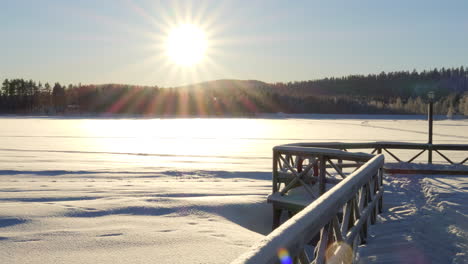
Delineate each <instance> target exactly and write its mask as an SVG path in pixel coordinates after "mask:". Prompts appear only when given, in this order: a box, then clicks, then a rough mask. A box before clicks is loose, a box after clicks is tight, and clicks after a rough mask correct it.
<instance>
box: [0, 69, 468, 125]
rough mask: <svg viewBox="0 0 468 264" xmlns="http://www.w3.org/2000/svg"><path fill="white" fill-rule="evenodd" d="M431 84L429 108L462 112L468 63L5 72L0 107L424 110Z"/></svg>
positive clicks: (18, 110) (21, 110)
mask: <svg viewBox="0 0 468 264" xmlns="http://www.w3.org/2000/svg"><path fill="white" fill-rule="evenodd" d="M429 91H434V92H435V95H436V98H435V99H434V101H435V102H434V112H435V114H443V115H448V116H452V115H455V114H462V115H466V116H468V70H466V69H465V68H464V67H463V66H462V67H458V68H448V69H446V68H442V69H440V70H439V69H437V68H436V69H432V70H429V71H422V72H417V71H416V70H413V71H412V72H409V71H398V72H389V73H385V72H382V73H380V74H369V75H349V76H344V77H340V78H324V79H320V80H310V81H301V82H289V83H264V82H260V81H255V80H248V81H242V80H218V81H210V82H204V83H199V84H193V85H188V86H182V87H171V88H161V87H158V86H137V85H122V84H104V85H92V84H91V85H81V84H70V85H68V86H65V85H61V84H60V83H55V84H54V85H50V84H49V83H45V84H42V83H40V82H35V81H33V80H24V79H11V80H9V79H5V80H4V81H3V83H2V86H1V90H0V112H1V113H14V114H67V113H68V114H132V115H133V114H137V115H147V116H249V115H255V114H259V113H278V112H282V113H329V114H424V113H426V109H427V93H428V92H429Z"/></svg>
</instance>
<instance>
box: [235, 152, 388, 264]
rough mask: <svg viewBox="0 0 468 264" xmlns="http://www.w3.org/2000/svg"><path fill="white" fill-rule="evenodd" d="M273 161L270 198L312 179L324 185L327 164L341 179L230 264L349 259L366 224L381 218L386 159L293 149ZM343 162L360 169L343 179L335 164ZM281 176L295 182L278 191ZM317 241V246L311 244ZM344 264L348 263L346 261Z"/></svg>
mask: <svg viewBox="0 0 468 264" xmlns="http://www.w3.org/2000/svg"><path fill="white" fill-rule="evenodd" d="M273 156H274V158H273V174H274V176H273V177H274V179H273V181H275V179H276V181H277V182H276V183H274V184H273V192H274V193H278V194H279V195H282V194H285V193H286V192H288V191H289V190H291V188H293V186H295V185H297V184H299V185H302V186H305V185H308V184H309V182H307V181H306V179H314V178H315V179H316V180H317V181H318V182H319V183H320V182H321V183H322V184H326V182H325V180H326V176H327V174H326V173H325V172H326V166H325V165H326V164H327V163H328V165H330V166H331V167H333V168H334V169H335V170H336V173H337V174H338V175H339V176H340V177H342V179H340V180H339V181H336V182H334V183H335V185H334V186H333V187H332V188H331V189H329V190H328V191H325V190H323V189H322V188H323V185H322V186H321V187H320V188H319V189H320V190H321V191H320V192H319V195H318V196H317V197H314V200H313V201H312V202H311V203H310V204H309V205H307V206H305V208H304V209H303V210H302V211H299V212H297V213H296V214H295V215H293V216H292V218H291V219H289V220H288V221H286V222H285V223H283V224H282V225H281V226H279V227H277V228H276V229H275V230H274V231H273V232H272V233H270V234H269V235H268V236H267V237H265V238H264V239H263V240H262V241H260V243H259V244H258V245H256V246H254V247H252V248H251V249H250V250H249V251H248V252H246V253H245V254H244V255H242V256H241V257H239V258H238V259H237V260H235V261H234V262H233V263H238V264H240V263H258V264H266V263H281V261H280V258H290V260H291V261H293V262H294V263H301V264H306V263H312V261H313V263H325V262H327V263H333V262H334V261H336V263H341V261H342V260H344V258H345V259H348V260H351V259H353V258H354V254H353V251H355V250H356V248H357V246H358V245H359V244H361V243H364V242H365V240H366V237H367V225H368V223H369V222H370V223H371V224H374V223H375V222H376V217H377V214H378V213H379V212H381V207H382V194H383V165H384V156H383V155H381V154H380V155H376V156H374V155H370V154H367V153H350V152H345V151H340V150H336V149H323V148H316V147H314V148H312V147H308V146H297V145H293V146H278V147H275V148H274V151H273ZM306 160H307V162H305V161H306ZM332 160H335V162H333V161H332ZM343 160H348V161H353V162H356V163H359V166H360V167H359V168H357V169H356V170H355V171H354V172H352V173H349V174H345V173H343V172H342V171H341V169H342V168H341V167H340V166H341V164H340V163H339V161H343ZM317 164H318V165H319V167H320V168H319V170H320V172H319V174H318V175H317V176H316V175H314V174H315V173H310V172H311V171H312V170H314V166H316V165H317ZM282 171H287V173H289V174H292V175H293V177H292V178H291V179H290V180H289V181H287V182H283V184H284V188H283V189H282V190H281V189H280V188H279V184H278V181H279V180H280V178H281V175H280V172H282ZM307 176H308V178H307ZM328 176H331V175H328ZM311 193H313V191H311ZM317 236H319V240H316V239H315V238H316V237H317ZM306 248H309V249H311V250H306ZM312 248H313V250H312ZM311 251H312V252H313V253H311ZM278 252H280V258H278ZM284 252H287V255H285V254H284ZM281 254H282V255H281ZM285 263H287V262H285ZM291 263H292V262H291ZM344 263H349V262H347V260H344Z"/></svg>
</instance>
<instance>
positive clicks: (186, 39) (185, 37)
mask: <svg viewBox="0 0 468 264" xmlns="http://www.w3.org/2000/svg"><path fill="white" fill-rule="evenodd" d="M206 47H207V41H206V38H205V33H204V32H203V30H201V29H200V28H199V27H197V26H195V25H193V24H183V25H180V26H178V27H176V28H174V29H173V30H171V31H170V32H169V35H168V38H167V55H168V56H169V58H170V59H171V61H173V62H174V63H176V64H178V65H181V66H192V65H195V64H197V63H199V62H200V61H201V60H202V59H203V57H204V55H205V51H206Z"/></svg>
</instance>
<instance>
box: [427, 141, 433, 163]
mask: <svg viewBox="0 0 468 264" xmlns="http://www.w3.org/2000/svg"><path fill="white" fill-rule="evenodd" d="M427 150H428V152H427V163H429V164H432V143H430V144H429V145H427Z"/></svg>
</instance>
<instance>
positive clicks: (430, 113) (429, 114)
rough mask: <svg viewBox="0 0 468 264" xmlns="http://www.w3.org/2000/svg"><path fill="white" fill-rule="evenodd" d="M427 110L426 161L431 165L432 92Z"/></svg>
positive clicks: (429, 95)
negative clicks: (427, 146) (427, 136)
mask: <svg viewBox="0 0 468 264" xmlns="http://www.w3.org/2000/svg"><path fill="white" fill-rule="evenodd" d="M428 97H429V109H428V111H427V115H428V116H427V118H428V120H429V140H428V142H427V144H428V145H429V149H428V157H427V161H428V163H429V164H432V121H433V119H432V114H433V105H434V92H429V94H428Z"/></svg>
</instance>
